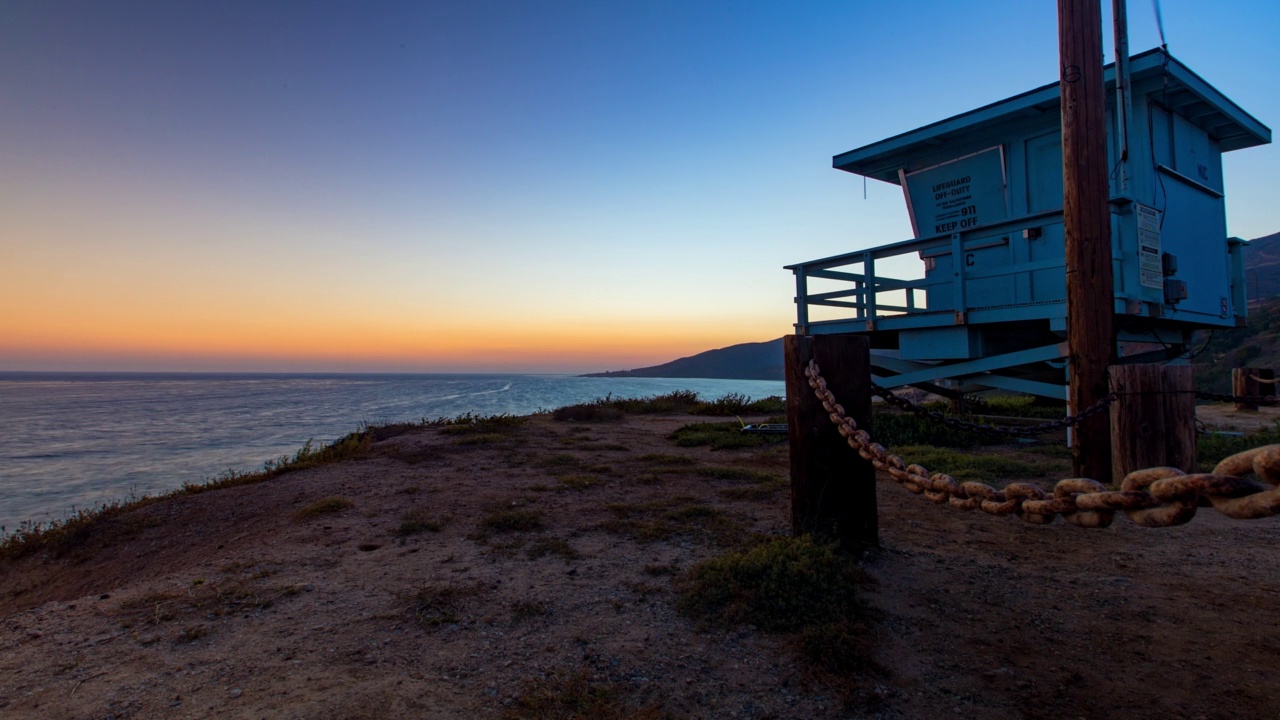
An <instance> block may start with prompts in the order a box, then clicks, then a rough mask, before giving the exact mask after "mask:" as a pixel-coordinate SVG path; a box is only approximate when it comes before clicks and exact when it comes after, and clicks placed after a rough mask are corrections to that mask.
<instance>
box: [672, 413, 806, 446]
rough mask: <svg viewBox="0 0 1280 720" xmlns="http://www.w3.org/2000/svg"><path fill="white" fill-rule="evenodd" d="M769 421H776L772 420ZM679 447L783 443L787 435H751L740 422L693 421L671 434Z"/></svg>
mask: <svg viewBox="0 0 1280 720" xmlns="http://www.w3.org/2000/svg"><path fill="white" fill-rule="evenodd" d="M769 422H774V420H770V421H769ZM668 437H670V439H672V440H674V441H675V443H676V445H678V446H679V447H697V446H699V445H708V446H710V447H711V449H712V450H735V449H739V448H757V447H767V446H771V445H781V444H782V443H785V442H786V441H787V437H786V436H785V435H750V434H747V433H744V432H742V424H741V423H738V422H714V423H692V424H689V425H685V426H683V427H681V428H678V429H677V430H676V431H675V432H673V433H671V435H669V436H668Z"/></svg>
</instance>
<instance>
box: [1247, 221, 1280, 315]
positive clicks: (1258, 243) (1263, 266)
mask: <svg viewBox="0 0 1280 720" xmlns="http://www.w3.org/2000/svg"><path fill="white" fill-rule="evenodd" d="M1244 268H1245V269H1244V280H1245V288H1246V289H1247V291H1248V293H1249V299H1250V300H1257V299H1259V298H1273V297H1276V296H1277V295H1280V233H1275V234H1272V235H1267V236H1266V237H1260V238H1256V239H1254V240H1250V241H1249V245H1248V246H1247V247H1246V248H1245V249H1244Z"/></svg>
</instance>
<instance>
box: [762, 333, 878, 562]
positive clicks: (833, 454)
mask: <svg viewBox="0 0 1280 720" xmlns="http://www.w3.org/2000/svg"><path fill="white" fill-rule="evenodd" d="M784 349H785V357H786V383H787V439H788V441H789V442H790V445H791V528H792V531H793V532H794V533H795V534H796V535H803V534H811V535H813V536H814V537H815V538H818V539H820V540H838V541H839V542H840V546H841V548H842V549H844V550H846V551H856V550H859V549H862V548H867V547H878V546H879V544H880V535H879V521H878V518H877V514H876V486H875V480H876V477H875V467H874V466H872V464H871V463H870V462H868V461H866V460H863V459H862V457H861V456H860V455H858V453H857V452H856V451H855V450H854V449H853V448H851V447H849V444H848V443H847V442H846V441H845V439H844V438H843V437H842V436H841V435H840V432H839V431H838V430H837V429H836V426H835V425H834V424H833V423H832V422H831V419H830V418H829V417H828V413H827V411H826V410H825V409H823V407H822V403H821V402H820V401H819V400H818V399H817V397H815V396H814V394H813V390H812V388H810V387H809V382H808V378H806V377H805V375H804V370H805V367H806V366H807V365H808V364H809V360H810V359H811V358H812V359H813V360H816V361H817V363H818V366H819V368H820V370H821V372H822V376H823V377H824V378H826V381H827V387H828V388H829V389H830V390H831V392H832V393H833V394H834V395H835V396H836V399H837V401H838V402H840V403H841V404H842V405H843V406H844V409H845V413H846V414H847V415H849V417H851V418H853V419H854V421H855V422H857V423H858V427H860V428H863V429H866V430H868V431H870V428H871V389H870V382H871V357H870V341H869V340H868V339H867V338H866V337H862V336H857V335H815V336H809V337H806V336H802V335H791V336H788V337H787V338H786V340H785V341H784Z"/></svg>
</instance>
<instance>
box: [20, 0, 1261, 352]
mask: <svg viewBox="0 0 1280 720" xmlns="http://www.w3.org/2000/svg"><path fill="white" fill-rule="evenodd" d="M1105 5H1106V6H1107V8H1106V9H1107V11H1108V12H1109V7H1110V3H1105ZM1162 9H1163V17H1164V24H1165V32H1166V37H1167V39H1168V41H1169V49H1170V51H1171V52H1172V54H1173V55H1174V56H1176V57H1177V58H1179V59H1180V60H1181V61H1183V62H1184V63H1186V64H1187V65H1188V66H1189V67H1190V68H1192V69H1193V70H1194V71H1196V72H1197V73H1199V74H1200V75H1201V76H1203V77H1204V78H1205V79H1206V80H1208V81H1209V82H1210V83H1212V84H1213V85H1214V86H1216V87H1217V88H1218V89H1219V90H1221V91H1222V92H1224V93H1225V94H1226V95H1227V96H1228V97H1230V98H1232V99H1233V100H1234V101H1236V102H1237V103H1238V104H1239V105H1240V106H1241V107H1243V108H1244V109H1245V110H1246V111H1248V112H1250V113H1251V114H1253V115H1254V116H1255V117H1257V118H1258V119H1259V120H1261V121H1262V122H1263V123H1265V124H1267V125H1269V126H1271V127H1273V128H1275V127H1277V125H1280V81H1278V80H1277V75H1276V68H1278V67H1280V43H1277V42H1276V39H1275V34H1276V31H1277V29H1280V3H1277V2H1275V1H1274V0H1254V1H1246V0H1241V1H1238V2H1237V1H1233V0H1223V1H1222V2H1217V3H1206V2H1203V1H1202V0H1198V1H1192V0H1164V1H1163V2H1162ZM1129 16H1130V24H1131V32H1132V40H1131V48H1132V50H1133V52H1134V53H1137V52H1140V51H1143V50H1146V49H1149V48H1151V47H1154V46H1156V45H1157V44H1158V42H1159V41H1158V36H1157V32H1156V23H1155V18H1154V13H1153V12H1152V5H1151V3H1150V2H1147V1H1146V0H1138V1H1137V2H1132V3H1130V9H1129ZM1104 24H1105V25H1107V26H1108V28H1109V25H1110V18H1109V15H1104ZM1106 42H1107V47H1108V48H1110V39H1109V33H1108V38H1107V40H1106ZM1109 55H1110V52H1109V50H1108V57H1109ZM1057 66H1058V60H1057V10H1056V3H1055V2H1053V0H1034V1H1032V0H999V1H996V0H988V1H984V2H966V3H958V2H934V1H925V0H919V1H912V0H903V1H902V2H871V1H870V0H845V1H844V2H830V3H819V2H812V3H779V2H732V3H730V2H698V1H696V0H681V1H678V2H627V3H624V2H609V1H601V0H586V1H583V2H556V1H553V0H547V1H534V0H529V1H517V0H510V1H507V2H485V1H484V0H467V1H465V2H430V1H425V2H368V3H357V2H205V3H199V2H173V1H171V0H158V1H157V2H133V1H129V0H118V1H114V2H79V3H73V2H56V1H52V2H42V1H37V0H29V1H28V0H12V1H8V2H4V3H3V4H0V308H2V309H0V370H175V371H187V370H190V371H213V370H218V371H239V370H252V371H268V370H269V371H296V372H301V371H422V372H457V371H464V372H465V371H502V372H514V371H529V372H583V371H596V370H611V369H620V368H631V367H640V366H644V365H652V364H656V363H660V362H665V361H667V360H670V359H673V358H675V357H679V356H683V355H690V354H693V353H696V352H700V351H702V350H706V349H710V348H714V347H722V346H725V345H731V344H734V343H740V342H751V341H763V340H768V339H772V338H776V337H778V336H781V335H783V334H785V333H787V332H790V330H791V323H792V322H793V321H794V306H793V305H792V301H791V298H792V294H793V285H792V279H791V275H790V273H789V272H787V271H785V270H783V269H782V266H783V265H785V264H789V263H795V262H799V261H803V260H809V259H814V258H818V257H823V256H826V255H833V254H837V253H841V252H847V251H850V250H854V249H858V248H863V247H868V246H872V245H879V244H884V243H888V242H892V241H897V240H903V239H907V238H909V237H910V235H911V231H910V225H909V223H908V222H907V217H906V211H905V207H904V203H903V200H902V194H901V191H900V190H899V188H897V186H890V185H885V184H881V183H876V182H871V183H870V184H869V185H868V187H867V197H866V199H865V200H864V199H863V184H862V180H861V178H858V177H855V176H853V175H849V174H847V173H841V172H838V171H836V170H833V169H831V156H832V155H834V154H836V153H839V152H843V151H846V150H850V149H852V148H855V147H858V146H861V145H865V144H867V143H870V142H874V141H876V140H879V139H882V138H885V137H888V136H890V135H894V134H897V133H899V132H903V131H906V130H910V129H912V128H915V127H918V126H920V125H924V124H926V123H930V122H933V121H935V120H940V119H942V118H944V117H948V116H950V115H954V114H956V113H959V112H963V111H965V110H969V109H972V108H974V107H977V106H980V105H984V104H987V103H990V102H993V101H997V100H1000V99H1003V98H1005V97H1008V96H1010V95H1013V94H1015V93H1019V92H1022V91H1025V90H1029V89H1031V88H1032V87H1035V86H1039V85H1042V84H1045V83H1048V82H1052V81H1054V80H1056V79H1057ZM1226 182H1227V201H1228V214H1229V219H1228V223H1229V227H1228V231H1229V232H1230V233H1231V234H1232V235H1237V236H1240V237H1245V238H1253V237H1258V236H1261V235H1266V234H1270V233H1273V232H1277V231H1280V210H1278V209H1277V208H1278V207H1280V203H1277V202H1276V199H1275V196H1276V187H1277V185H1278V184H1280V152H1278V151H1277V149H1276V148H1275V146H1267V147H1263V148H1255V149H1249V150H1243V151H1240V152H1237V153H1231V154H1228V155H1227V156H1226Z"/></svg>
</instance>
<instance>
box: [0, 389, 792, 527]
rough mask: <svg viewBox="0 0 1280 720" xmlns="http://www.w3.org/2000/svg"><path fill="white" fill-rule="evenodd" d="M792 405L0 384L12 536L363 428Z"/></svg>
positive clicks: (3, 504) (0, 440) (3, 476)
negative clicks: (569, 411)
mask: <svg viewBox="0 0 1280 720" xmlns="http://www.w3.org/2000/svg"><path fill="white" fill-rule="evenodd" d="M672 390H693V391H695V392H697V393H698V394H699V395H701V396H702V397H703V398H704V399H714V398H718V397H721V396H723V395H725V394H727V393H741V394H743V395H748V396H750V397H752V398H757V399H758V398H763V397H767V396H770V395H783V394H784V388H783V383H782V382H773V381H762V380H708V379H690V380H673V379H665V378H582V377H574V376H567V375H247V374H236V375H210V374H152V373H146V374H131V373H110V374H88V373H0V525H3V526H4V527H6V528H8V529H9V530H10V531H12V530H14V529H15V528H17V527H18V526H19V523H21V522H23V521H33V522H46V521H49V520H54V519H58V518H62V517H65V516H66V515H67V513H69V512H70V511H72V510H73V509H75V508H89V507H94V506H96V505H99V504H101V503H103V502H108V501H111V500H118V499H123V498H127V497H129V496H131V495H144V494H157V493H162V492H165V491H167V490H172V489H174V488H177V487H179V486H181V485H182V484H183V483H185V482H200V481H202V480H207V479H209V478H213V477H217V476H219V475H222V474H224V473H226V472H227V471H231V470H236V471H243V470H256V469H259V468H261V467H262V465H263V463H264V462H266V461H267V460H271V459H275V458H279V457H280V456H282V455H286V454H289V455H291V454H293V452H294V451H296V450H297V449H298V448H299V447H301V446H302V445H303V443H305V442H306V441H307V440H312V441H313V442H315V443H317V444H323V443H327V442H330V441H332V440H334V439H336V438H339V437H341V436H343V435H345V434H346V433H348V432H351V431H352V430H355V429H357V428H358V427H359V426H360V425H361V424H364V423H367V424H377V423H385V422H396V421H418V420H422V419H423V418H427V419H435V418H439V417H454V416H457V415H461V414H463V413H468V412H469V413H474V414H478V415H497V414H503V413H506V414H512V415H525V414H529V413H533V412H537V411H539V410H551V409H554V408H557V407H562V406H564V405H571V404H574V403H579V402H585V401H588V400H591V399H594V398H597V397H603V396H605V395H607V394H612V395H614V396H615V397H645V396H650V395H658V394H662V393H667V392H670V391H672Z"/></svg>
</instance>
